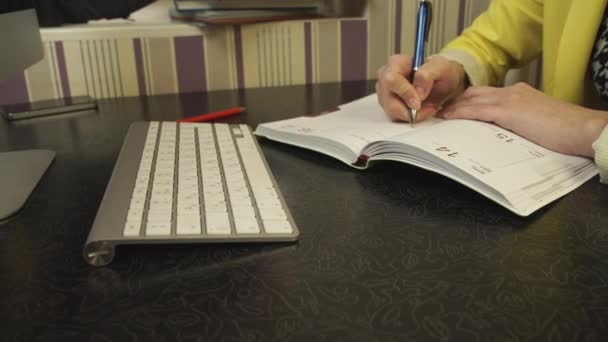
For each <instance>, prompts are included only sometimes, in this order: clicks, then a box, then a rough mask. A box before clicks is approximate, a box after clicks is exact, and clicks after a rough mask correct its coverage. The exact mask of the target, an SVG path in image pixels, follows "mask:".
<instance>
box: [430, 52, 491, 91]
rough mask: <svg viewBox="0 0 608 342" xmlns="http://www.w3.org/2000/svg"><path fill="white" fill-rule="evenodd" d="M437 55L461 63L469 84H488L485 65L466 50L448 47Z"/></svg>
mask: <svg viewBox="0 0 608 342" xmlns="http://www.w3.org/2000/svg"><path fill="white" fill-rule="evenodd" d="M437 56H442V57H445V58H447V59H448V60H450V61H454V62H458V63H460V64H462V66H463V67H464V72H465V73H466V74H467V76H468V77H469V82H470V83H471V85H473V86H486V85H488V84H489V82H488V75H487V73H486V68H485V66H484V65H483V64H481V63H480V62H479V61H477V59H475V57H473V56H471V55H470V54H469V53H468V52H466V51H464V50H458V49H449V50H443V51H441V52H440V53H438V54H437Z"/></svg>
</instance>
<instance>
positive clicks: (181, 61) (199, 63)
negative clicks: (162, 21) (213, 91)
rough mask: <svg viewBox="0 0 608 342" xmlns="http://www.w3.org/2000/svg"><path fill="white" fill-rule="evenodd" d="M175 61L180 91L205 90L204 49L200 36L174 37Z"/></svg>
mask: <svg viewBox="0 0 608 342" xmlns="http://www.w3.org/2000/svg"><path fill="white" fill-rule="evenodd" d="M175 63H176V64H177V82H178V84H179V92H180V93H197V92H204V91H206V90H207V83H206V82H205V80H206V75H207V70H206V69H205V51H204V47H203V39H202V38H201V37H200V36H193V37H176V38H175Z"/></svg>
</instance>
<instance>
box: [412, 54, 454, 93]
mask: <svg viewBox="0 0 608 342" xmlns="http://www.w3.org/2000/svg"><path fill="white" fill-rule="evenodd" d="M444 64H446V63H445V62H442V61H441V59H440V58H431V59H430V60H428V61H427V62H426V63H424V64H423V65H422V66H421V67H420V68H419V69H418V71H416V73H415V74H414V82H413V83H414V88H415V89H416V92H417V93H418V95H419V96H420V98H421V99H422V100H423V101H424V100H425V99H426V98H427V97H428V95H429V93H430V92H431V89H433V84H434V83H435V81H436V80H438V79H439V77H441V75H442V73H444V72H445V71H446V66H445V65H444Z"/></svg>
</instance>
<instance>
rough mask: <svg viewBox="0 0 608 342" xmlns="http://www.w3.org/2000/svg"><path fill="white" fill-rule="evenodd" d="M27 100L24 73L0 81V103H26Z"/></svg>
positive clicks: (28, 98)
mask: <svg viewBox="0 0 608 342" xmlns="http://www.w3.org/2000/svg"><path fill="white" fill-rule="evenodd" d="M29 100H30V97H29V94H28V91H27V83H26V81H25V74H24V73H22V72H21V73H19V74H18V75H16V76H15V77H13V78H11V79H9V80H6V81H4V82H0V104H3V105H4V104H13V103H26V102H29Z"/></svg>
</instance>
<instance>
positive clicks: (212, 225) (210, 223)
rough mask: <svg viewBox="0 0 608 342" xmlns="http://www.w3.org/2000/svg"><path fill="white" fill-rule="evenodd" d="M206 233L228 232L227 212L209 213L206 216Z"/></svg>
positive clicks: (228, 220)
mask: <svg viewBox="0 0 608 342" xmlns="http://www.w3.org/2000/svg"><path fill="white" fill-rule="evenodd" d="M205 219H206V223H207V234H211V235H216V234H230V219H229V218H228V213H227V212H226V213H210V214H208V215H207V216H206V217H205Z"/></svg>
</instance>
